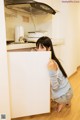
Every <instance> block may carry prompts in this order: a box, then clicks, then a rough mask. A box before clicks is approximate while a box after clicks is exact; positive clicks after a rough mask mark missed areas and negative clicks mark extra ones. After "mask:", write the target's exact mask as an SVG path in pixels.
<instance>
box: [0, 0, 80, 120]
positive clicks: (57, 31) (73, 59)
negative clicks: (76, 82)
mask: <svg viewBox="0 0 80 120" xmlns="http://www.w3.org/2000/svg"><path fill="white" fill-rule="evenodd" d="M3 4H4V3H3V1H1V4H0V6H1V7H0V9H1V11H2V13H1V18H2V19H1V20H0V26H1V27H0V31H2V32H0V36H1V37H0V38H1V39H0V45H1V46H2V47H0V51H1V52H0V53H1V56H0V57H1V59H0V60H1V61H0V66H1V68H0V70H1V75H0V78H1V79H0V80H1V83H2V84H1V87H0V88H1V92H0V96H1V97H0V98H1V106H2V107H1V108H2V109H1V113H4V111H6V114H8V115H9V116H8V120H9V119H10V109H9V108H10V107H9V106H10V104H9V102H10V101H9V91H8V90H9V85H8V73H7V58H6V41H5V39H6V36H5V33H4V31H5V18H4V6H3ZM79 7H80V5H79V3H75V4H74V3H69V4H68V3H62V1H59V0H54V1H53V8H55V9H56V10H59V11H60V13H61V14H60V15H58V14H55V15H53V16H50V15H49V20H50V21H49V22H50V23H52V25H51V26H50V28H49V31H50V32H49V33H52V34H50V35H51V36H54V38H56V39H61V40H64V44H63V45H62V46H59V50H60V57H61V59H62V60H63V62H64V63H63V65H64V66H65V69H66V71H67V73H68V75H69V76H70V75H71V74H73V73H74V72H75V71H76V69H77V67H78V66H79V65H80V56H79V37H80V35H79V30H80V22H79V21H80V18H79V12H80V9H79ZM50 17H52V20H51V18H50ZM7 19H9V18H7ZM15 19H16V18H15ZM20 19H21V18H20ZM51 21H52V22H51ZM59 22H60V23H61V24H59ZM2 23H3V24H2ZM9 23H10V22H9ZM9 23H8V24H9ZM31 23H32V21H31ZM65 23H66V24H65ZM30 25H31V24H30ZM27 26H28V24H27V25H26V27H27ZM40 26H41V25H40ZM40 26H38V27H39V29H38V28H37V29H38V30H40ZM52 26H53V27H52ZM31 27H33V29H30V30H29V31H31V30H32V31H34V26H33V23H32V25H31ZM45 30H46V29H45ZM51 31H53V32H51ZM11 37H12V36H11ZM11 37H10V39H12V38H11ZM58 54H59V53H58ZM3 80H4V81H3ZM2 91H3V92H2ZM3 95H4V96H3ZM3 98H4V101H3ZM5 100H6V101H5ZM2 103H3V104H2ZM5 106H6V107H5Z"/></svg>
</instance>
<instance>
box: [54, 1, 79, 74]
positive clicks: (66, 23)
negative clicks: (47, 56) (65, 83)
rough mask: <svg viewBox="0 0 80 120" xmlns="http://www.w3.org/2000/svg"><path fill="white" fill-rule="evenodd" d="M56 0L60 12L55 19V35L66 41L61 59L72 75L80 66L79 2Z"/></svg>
mask: <svg viewBox="0 0 80 120" xmlns="http://www.w3.org/2000/svg"><path fill="white" fill-rule="evenodd" d="M54 1H55V0H54ZM56 2H57V4H58V8H59V12H58V13H57V14H56V15H55V16H54V19H53V37H55V38H62V39H64V41H65V44H64V46H63V47H62V50H61V59H62V60H63V66H64V68H65V70H66V72H67V73H68V75H69V76H70V75H71V74H72V73H74V72H75V70H76V68H77V66H79V61H78V59H79V51H80V50H79V49H80V48H79V38H80V34H79V29H80V27H79V25H80V23H79V19H78V18H79V11H80V9H79V3H62V1H61V2H60V1H56ZM57 4H56V5H57Z"/></svg>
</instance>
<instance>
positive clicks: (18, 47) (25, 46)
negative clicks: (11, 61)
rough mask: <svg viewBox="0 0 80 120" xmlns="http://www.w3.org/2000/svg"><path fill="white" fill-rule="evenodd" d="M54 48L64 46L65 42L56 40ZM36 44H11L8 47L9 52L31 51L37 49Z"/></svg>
mask: <svg viewBox="0 0 80 120" xmlns="http://www.w3.org/2000/svg"><path fill="white" fill-rule="evenodd" d="M52 43H53V46H58V45H63V44H64V41H63V40H56V41H52ZM35 47H36V44H35V43H16V44H15V43H11V44H9V45H7V51H14V50H25V49H31V48H35Z"/></svg>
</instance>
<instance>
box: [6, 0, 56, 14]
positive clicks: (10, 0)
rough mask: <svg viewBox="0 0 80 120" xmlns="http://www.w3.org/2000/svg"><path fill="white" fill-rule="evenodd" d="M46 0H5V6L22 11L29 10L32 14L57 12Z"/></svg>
mask: <svg viewBox="0 0 80 120" xmlns="http://www.w3.org/2000/svg"><path fill="white" fill-rule="evenodd" d="M43 1H44V0H41V1H38V0H5V6H6V7H7V8H9V9H14V10H17V11H21V12H29V13H32V14H45V13H50V14H53V15H54V14H55V13H56V11H55V10H54V9H53V8H52V7H51V6H50V5H49V4H47V3H44V2H43Z"/></svg>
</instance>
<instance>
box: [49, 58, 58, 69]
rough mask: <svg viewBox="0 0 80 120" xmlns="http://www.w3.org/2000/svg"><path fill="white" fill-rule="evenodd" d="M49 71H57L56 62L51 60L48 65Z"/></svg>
mask: <svg viewBox="0 0 80 120" xmlns="http://www.w3.org/2000/svg"><path fill="white" fill-rule="evenodd" d="M48 69H49V70H57V64H56V63H55V61H54V60H52V59H50V60H49V63H48Z"/></svg>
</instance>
